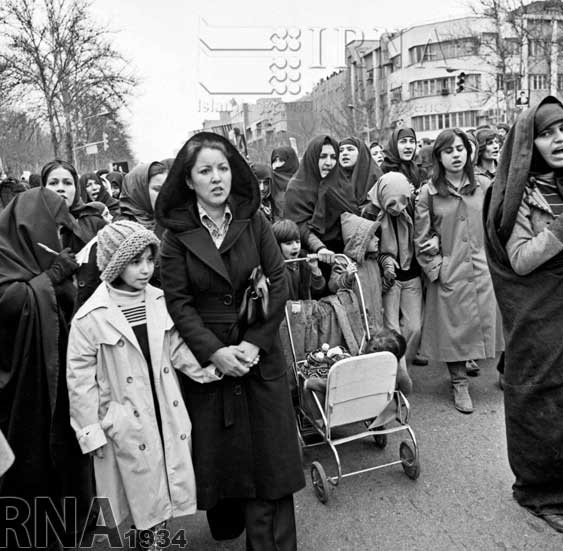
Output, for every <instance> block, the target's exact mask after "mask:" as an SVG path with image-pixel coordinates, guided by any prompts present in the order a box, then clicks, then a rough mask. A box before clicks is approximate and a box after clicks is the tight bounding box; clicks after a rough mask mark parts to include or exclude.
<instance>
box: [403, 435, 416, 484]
mask: <svg viewBox="0 0 563 551" xmlns="http://www.w3.org/2000/svg"><path fill="white" fill-rule="evenodd" d="M399 457H400V458H401V463H402V464H403V470H404V471H405V474H406V475H407V476H408V477H409V478H412V479H413V480H416V479H417V478H418V477H419V476H420V462H419V461H418V455H417V454H416V452H415V451H414V450H413V449H412V447H411V446H410V444H408V443H407V442H401V445H400V446H399Z"/></svg>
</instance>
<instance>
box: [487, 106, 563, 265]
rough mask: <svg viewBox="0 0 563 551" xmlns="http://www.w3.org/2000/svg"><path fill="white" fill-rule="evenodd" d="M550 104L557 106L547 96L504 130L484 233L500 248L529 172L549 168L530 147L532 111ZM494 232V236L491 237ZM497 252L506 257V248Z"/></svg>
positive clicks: (510, 224)
mask: <svg viewBox="0 0 563 551" xmlns="http://www.w3.org/2000/svg"><path fill="white" fill-rule="evenodd" d="M551 103H556V104H558V105H561V102H560V101H559V100H558V99H557V98H556V97H554V96H547V97H545V98H544V99H543V100H542V101H541V102H540V103H539V104H538V105H536V106H535V107H531V108H529V109H526V110H525V111H523V112H522V113H521V114H520V116H519V117H518V119H517V120H516V122H515V123H514V125H513V126H512V128H511V129H510V131H509V132H508V134H507V136H506V139H505V142H504V145H503V147H502V149H501V153H500V159H499V164H498V167H497V172H496V177H495V183H494V185H493V188H492V194H491V198H490V204H489V208H488V211H487V212H486V213H485V216H486V230H487V231H486V234H487V235H488V236H489V237H490V239H491V242H494V241H497V242H498V243H499V245H501V246H502V247H504V246H505V245H506V242H507V241H508V238H509V237H510V235H511V234H512V230H513V228H514V224H515V222H516V216H517V214H518V209H519V208H520V204H521V202H522V198H523V196H524V190H525V188H526V185H527V183H528V178H529V176H530V173H532V172H535V173H541V172H545V171H546V169H547V170H551V169H549V167H547V166H546V165H545V162H544V161H543V158H542V157H541V155H540V153H539V152H538V151H537V150H536V148H535V146H534V138H535V135H534V127H535V118H536V112H537V110H538V108H539V107H540V106H542V105H545V104H551ZM534 167H537V170H534ZM556 176H557V174H556ZM495 233H496V234H497V237H498V239H493V235H494V234H495ZM497 248H498V247H497ZM497 253H498V254H499V255H504V257H505V258H506V251H503V250H498V251H497Z"/></svg>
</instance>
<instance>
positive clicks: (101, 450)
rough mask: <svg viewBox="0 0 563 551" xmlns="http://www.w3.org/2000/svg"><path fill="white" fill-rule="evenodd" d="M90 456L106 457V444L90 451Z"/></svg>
mask: <svg viewBox="0 0 563 551" xmlns="http://www.w3.org/2000/svg"><path fill="white" fill-rule="evenodd" d="M89 455H90V457H97V458H98V459H103V458H104V446H100V447H99V448H96V449H95V450H92V451H91V452H90V453H89Z"/></svg>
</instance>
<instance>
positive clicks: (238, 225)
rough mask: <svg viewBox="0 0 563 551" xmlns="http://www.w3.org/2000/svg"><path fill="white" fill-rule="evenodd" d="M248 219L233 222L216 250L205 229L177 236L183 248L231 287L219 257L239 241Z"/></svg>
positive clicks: (225, 269) (229, 278)
mask: <svg viewBox="0 0 563 551" xmlns="http://www.w3.org/2000/svg"><path fill="white" fill-rule="evenodd" d="M249 223H250V219H248V218H246V219H242V220H233V221H232V222H231V223H230V225H229V230H228V231H227V235H226V236H225V239H224V241H223V243H222V244H221V247H220V248H219V249H218V250H217V247H216V246H215V243H213V239H211V236H210V235H209V232H208V231H207V230H206V229H205V228H196V229H194V230H189V231H186V232H183V233H180V234H178V235H177V237H178V239H179V240H180V241H181V242H182V243H183V244H184V245H185V247H186V248H187V249H188V250H189V251H190V252H192V253H193V254H195V255H196V256H197V257H198V258H199V259H200V260H201V261H202V262H204V263H205V264H207V266H209V267H210V268H211V269H212V270H213V271H215V272H216V273H218V274H219V275H220V276H221V277H223V279H225V280H226V281H227V282H228V283H229V285H232V281H231V277H230V276H229V273H228V272H227V268H226V266H225V263H224V262H223V259H222V258H221V255H222V254H223V253H226V252H227V251H228V250H229V249H231V248H232V246H233V245H234V244H235V243H236V242H237V241H238V240H239V238H240V236H241V235H242V233H243V232H244V230H245V229H246V228H247V227H248V224H249Z"/></svg>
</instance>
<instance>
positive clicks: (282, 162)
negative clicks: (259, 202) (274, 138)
mask: <svg viewBox="0 0 563 551" xmlns="http://www.w3.org/2000/svg"><path fill="white" fill-rule="evenodd" d="M270 165H271V167H272V173H273V181H272V190H271V193H272V199H273V201H274V204H275V205H276V206H277V209H278V214H277V218H283V217H284V216H285V214H284V208H285V192H286V190H287V185H288V184H289V180H291V177H292V176H293V175H294V174H295V173H296V172H297V169H298V168H299V159H298V158H297V153H295V149H293V147H291V146H289V145H288V146H283V147H276V149H274V150H273V151H272V155H271V158H270Z"/></svg>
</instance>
